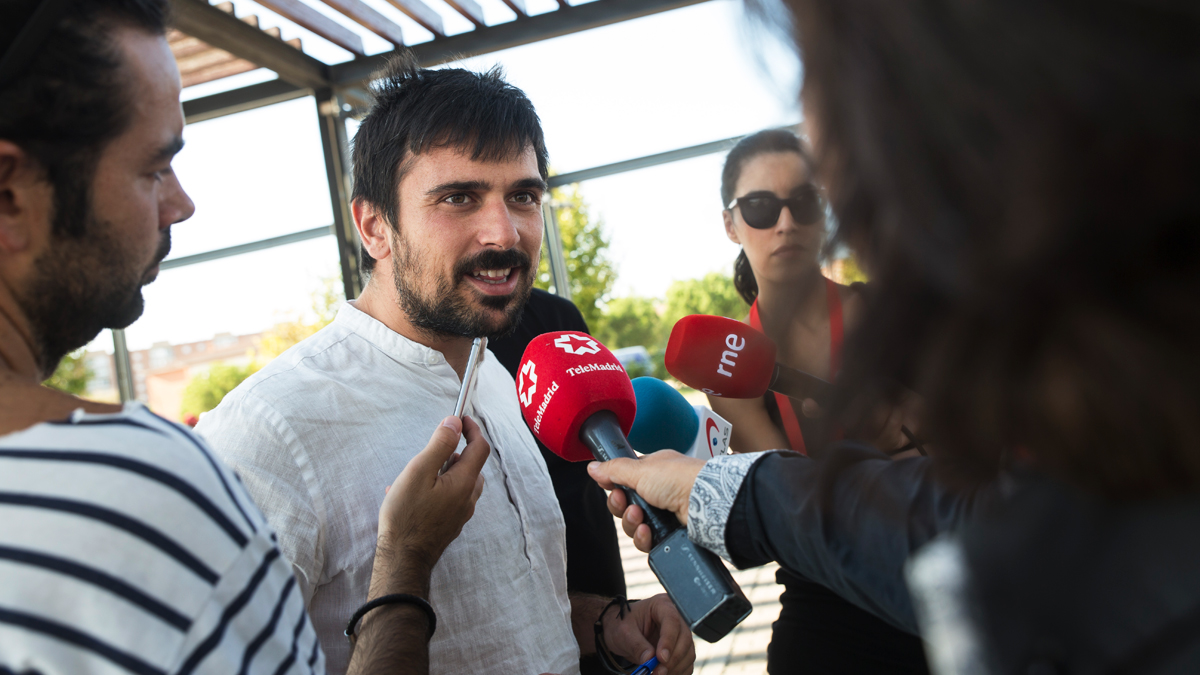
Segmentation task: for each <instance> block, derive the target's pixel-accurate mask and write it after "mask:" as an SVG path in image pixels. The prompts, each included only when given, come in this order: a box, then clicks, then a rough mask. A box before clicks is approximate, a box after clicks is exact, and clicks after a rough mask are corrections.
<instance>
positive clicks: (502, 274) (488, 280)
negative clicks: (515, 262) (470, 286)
mask: <svg viewBox="0 0 1200 675" xmlns="http://www.w3.org/2000/svg"><path fill="white" fill-rule="evenodd" d="M515 269H516V268H515V267H506V268H504V269H498V270H475V271H474V272H473V273H472V274H471V276H472V277H474V278H475V279H478V280H479V281H482V282H483V283H485V284H497V285H499V284H503V283H505V282H506V281H508V277H509V275H510V274H512V272H513V270H515Z"/></svg>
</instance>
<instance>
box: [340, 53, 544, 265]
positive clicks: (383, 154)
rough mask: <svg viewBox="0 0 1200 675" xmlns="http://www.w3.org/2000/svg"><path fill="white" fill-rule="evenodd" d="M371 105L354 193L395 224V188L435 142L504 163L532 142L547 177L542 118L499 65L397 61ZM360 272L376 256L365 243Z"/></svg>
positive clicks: (358, 149) (359, 135)
mask: <svg viewBox="0 0 1200 675" xmlns="http://www.w3.org/2000/svg"><path fill="white" fill-rule="evenodd" d="M376 79H377V80H378V84H376V85H375V86H374V88H373V92H372V93H373V94H374V102H373V104H372V105H371V110H370V111H369V112H368V113H367V116H366V117H365V118H364V119H363V121H362V124H361V125H360V126H359V127H358V131H357V132H356V133H355V134H354V150H353V160H354V193H353V199H362V200H363V201H365V202H366V203H368V204H371V205H373V206H375V207H378V208H379V209H380V210H381V211H382V215H383V217H384V219H385V220H386V221H387V223H388V224H389V225H390V226H392V227H393V228H396V227H398V225H399V223H398V222H397V217H398V216H397V214H398V212H399V207H400V205H399V197H398V195H397V192H396V187H397V186H398V185H399V184H400V180H401V179H402V178H403V177H404V171H405V163H406V160H407V159H408V158H410V157H412V156H414V155H419V154H421V153H423V152H426V151H427V150H430V149H432V148H438V147H456V148H470V149H471V153H472V154H471V158H472V159H476V160H479V159H482V160H485V161H489V160H501V159H506V158H509V157H513V156H517V155H520V154H521V153H522V152H524V151H525V148H527V147H533V150H534V153H535V154H536V155H537V163H538V172H539V173H541V175H542V178H543V179H545V178H547V177H548V176H549V170H548V166H549V161H550V160H549V155H548V154H547V152H546V141H545V138H544V137H543V135H542V122H541V120H540V119H538V116H537V112H536V111H535V110H534V109H533V103H531V102H530V101H529V99H528V98H527V97H526V96H525V93H524V92H522V91H521V90H520V89H517V88H516V87H514V86H512V85H511V84H509V83H507V82H505V81H504V71H503V70H502V69H501V68H500V67H499V66H497V67H495V68H492V69H491V70H489V71H488V72H486V73H474V72H471V71H469V70H463V69H461V68H446V69H438V70H431V69H424V68H420V67H419V66H418V65H417V61H416V59H415V58H413V57H412V56H411V55H404V56H399V57H396V58H394V59H392V60H391V61H390V62H389V63H388V65H387V66H386V67H385V68H384V70H383V72H381V73H379V74H378V75H377V77H376ZM360 253H361V258H362V270H363V271H364V272H368V273H369V272H370V271H371V270H372V269H374V267H375V259H374V258H372V257H371V256H370V254H369V253H367V251H366V249H365V248H363V249H361V251H360Z"/></svg>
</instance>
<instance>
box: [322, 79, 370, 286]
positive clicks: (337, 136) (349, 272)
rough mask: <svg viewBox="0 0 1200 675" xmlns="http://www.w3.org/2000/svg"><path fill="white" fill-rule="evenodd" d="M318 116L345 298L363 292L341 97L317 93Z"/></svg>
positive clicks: (329, 93)
mask: <svg viewBox="0 0 1200 675" xmlns="http://www.w3.org/2000/svg"><path fill="white" fill-rule="evenodd" d="M317 118H318V119H319V120H320V125H321V145H322V146H323V148H324V150H325V175H326V177H327V178H328V179H329V198H330V201H331V202H332V207H333V236H334V237H335V238H336V239H337V245H338V258H339V259H340V261H341V266H342V285H343V286H344V288H345V292H346V299H347V300H353V299H354V298H357V297H358V295H359V294H360V293H362V275H361V272H360V270H359V267H358V251H359V248H360V246H361V244H360V243H359V239H358V232H357V231H356V230H355V229H354V218H353V217H352V216H351V214H350V194H351V189H350V151H349V143H348V142H347V139H346V117H345V114H344V113H343V111H342V102H341V99H339V98H338V97H337V95H335V94H334V93H333V92H331V91H329V90H327V89H326V90H322V91H319V92H317Z"/></svg>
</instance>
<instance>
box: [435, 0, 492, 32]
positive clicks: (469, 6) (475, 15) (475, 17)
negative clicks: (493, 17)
mask: <svg viewBox="0 0 1200 675" xmlns="http://www.w3.org/2000/svg"><path fill="white" fill-rule="evenodd" d="M444 2H445V3H446V4H447V5H450V7H451V8H453V9H454V11H456V12H458V13H459V14H462V15H463V16H465V17H467V20H468V21H470V22H471V23H473V24H475V27H476V28H485V27H486V26H487V23H485V22H484V20H483V8H482V7H480V6H479V4H478V3H476V2H475V0H444Z"/></svg>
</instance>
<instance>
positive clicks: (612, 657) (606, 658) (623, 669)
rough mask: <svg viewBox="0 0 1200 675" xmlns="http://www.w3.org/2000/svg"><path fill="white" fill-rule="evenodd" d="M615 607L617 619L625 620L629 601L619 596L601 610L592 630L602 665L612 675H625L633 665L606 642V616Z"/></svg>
mask: <svg viewBox="0 0 1200 675" xmlns="http://www.w3.org/2000/svg"><path fill="white" fill-rule="evenodd" d="M634 602H637V600H634ZM613 607H616V608H617V618H618V619H624V618H625V613H626V612H628V611H629V601H628V600H626V599H625V598H623V597H621V596H619V595H618V596H617V597H615V598H613V599H612V600H610V601H609V603H608V604H607V605H605V606H604V609H602V610H600V616H598V617H596V623H594V624H592V630H593V631H594V632H595V634H596V655H597V656H598V657H599V658H600V664H601V665H603V666H604V669H605V670H607V671H608V672H610V673H612V675H625V674H626V673H628V672H629V669H630V668H631V667H632V666H633V664H632V663H629V662H628V661H626V660H625V659H623V658H621V657H620V656H617V655H616V654H613V653H612V652H611V651H609V649H608V644H606V643H605V642H604V615H605V614H607V613H608V610H610V609H612V608H613Z"/></svg>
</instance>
